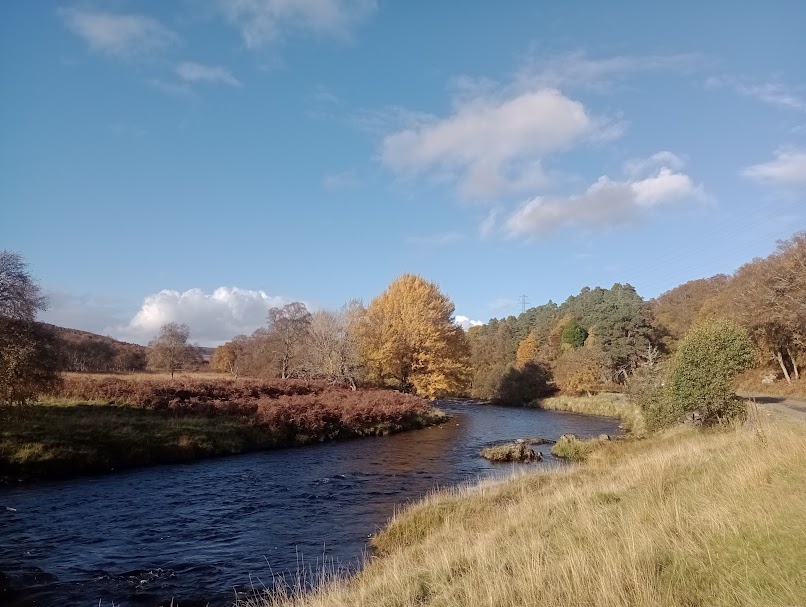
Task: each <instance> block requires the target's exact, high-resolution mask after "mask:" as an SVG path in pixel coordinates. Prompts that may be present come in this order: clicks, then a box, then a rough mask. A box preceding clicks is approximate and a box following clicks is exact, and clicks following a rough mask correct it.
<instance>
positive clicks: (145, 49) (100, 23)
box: [59, 8, 179, 58]
mask: <svg viewBox="0 0 806 607" xmlns="http://www.w3.org/2000/svg"><path fill="white" fill-rule="evenodd" d="M59 13H60V15H61V17H62V18H63V19H64V22H65V24H66V25H67V27H68V28H69V29H70V31H72V32H73V33H74V34H76V35H77V36H79V37H80V38H82V39H83V40H84V41H85V42H86V43H87V44H88V45H89V47H90V49H91V50H93V51H95V52H99V53H104V54H107V55H113V56H117V57H125V58H128V57H133V56H136V55H147V54H150V53H154V52H157V51H160V50H162V49H164V48H166V47H169V46H171V45H173V44H176V43H177V42H178V40H179V38H178V36H177V35H176V34H175V33H174V32H173V31H171V30H170V29H168V28H167V27H165V26H164V25H162V24H161V23H160V22H159V21H157V20H156V19H153V18H151V17H147V16H145V15H135V14H120V13H104V12H94V11H87V10H80V9H75V8H72V9H63V10H61V11H59Z"/></svg>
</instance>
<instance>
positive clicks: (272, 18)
mask: <svg viewBox="0 0 806 607" xmlns="http://www.w3.org/2000/svg"><path fill="white" fill-rule="evenodd" d="M218 4H219V6H220V8H221V10H222V12H223V14H224V15H225V17H226V18H227V20H228V21H230V22H231V23H232V24H234V25H235V26H236V27H237V28H238V29H239V30H240V32H241V36H242V37H243V40H244V43H245V44H246V46H247V47H249V48H258V47H261V46H264V45H266V44H268V43H271V42H275V41H277V40H279V39H281V38H282V37H283V35H284V33H285V32H286V31H287V30H289V29H296V30H309V31H313V32H316V33H319V34H327V35H331V36H337V37H345V36H347V35H348V34H349V32H350V30H351V29H352V28H353V27H354V26H355V25H357V24H358V23H360V22H361V21H363V20H364V19H366V18H367V17H368V16H369V15H371V14H372V13H373V12H374V11H375V9H376V8H377V2H376V1H375V0H294V1H293V2H292V1H289V0H218Z"/></svg>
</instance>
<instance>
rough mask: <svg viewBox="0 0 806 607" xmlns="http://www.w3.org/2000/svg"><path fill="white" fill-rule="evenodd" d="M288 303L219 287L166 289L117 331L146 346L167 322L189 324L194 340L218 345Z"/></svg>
mask: <svg viewBox="0 0 806 607" xmlns="http://www.w3.org/2000/svg"><path fill="white" fill-rule="evenodd" d="M287 303H289V302H288V300H287V299H285V298H283V297H278V296H270V295H267V294H266V293H265V292H263V291H252V290H248V289H239V288H237V287H219V288H217V289H216V290H215V291H213V292H212V293H205V292H204V291H202V290H201V289H190V290H189V291H185V292H184V293H180V292H179V291H170V290H165V291H160V292H159V293H156V294H154V295H149V296H148V297H146V298H145V300H144V301H143V304H142V306H141V307H140V309H139V310H138V312H137V313H136V314H135V315H134V317H133V318H132V319H131V320H130V321H129V322H128V324H126V325H123V326H120V327H118V328H117V329H116V331H115V332H116V334H117V335H120V336H121V337H123V338H126V339H129V340H132V341H136V342H138V343H146V342H148V341H149V340H150V339H151V338H153V336H154V335H155V334H156V333H157V332H158V331H159V328H160V327H161V326H162V325H163V324H165V323H168V322H178V323H187V325H188V326H189V327H190V335H191V340H192V341H194V342H199V343H201V344H202V345H218V344H221V343H223V342H225V341H228V340H230V339H232V338H233V337H234V336H235V335H238V334H241V333H245V334H249V333H251V332H253V331H254V330H255V329H257V328H258V327H260V326H263V325H264V324H265V323H266V313H267V312H268V310H269V308H272V307H277V306H283V305H285V304H287Z"/></svg>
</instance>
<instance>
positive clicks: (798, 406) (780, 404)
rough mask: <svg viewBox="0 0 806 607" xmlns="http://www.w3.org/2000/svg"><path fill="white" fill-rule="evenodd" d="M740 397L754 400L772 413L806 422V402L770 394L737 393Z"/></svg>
mask: <svg viewBox="0 0 806 607" xmlns="http://www.w3.org/2000/svg"><path fill="white" fill-rule="evenodd" d="M736 394H737V395H738V396H741V397H742V398H746V399H748V400H753V401H755V402H757V403H758V404H759V405H761V406H762V407H766V408H767V409H770V410H772V411H777V412H778V413H783V414H784V415H790V416H792V417H797V418H798V419H802V420H804V421H806V401H802V400H794V399H791V398H786V397H785V396H770V395H768V394H750V393H749V392H737V393H736Z"/></svg>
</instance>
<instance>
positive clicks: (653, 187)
mask: <svg viewBox="0 0 806 607" xmlns="http://www.w3.org/2000/svg"><path fill="white" fill-rule="evenodd" d="M680 162H681V161H680V159H679V157H677V156H675V155H673V154H671V153H670V152H662V153H659V154H655V155H654V156H653V157H652V158H649V159H647V160H641V161H631V162H629V163H627V166H626V169H627V172H628V175H629V176H628V178H627V179H624V180H622V181H616V180H613V179H611V178H609V177H607V176H602V177H600V178H599V179H598V180H597V181H596V182H595V183H593V184H592V185H591V186H590V187H588V189H587V190H586V191H585V192H583V193H582V194H577V195H572V196H566V197H544V196H537V197H535V198H532V199H531V200H527V201H526V202H524V203H523V204H522V205H521V207H520V208H519V209H518V210H517V211H515V212H514V213H513V214H512V215H510V217H509V218H507V221H506V224H505V228H506V231H507V232H508V233H509V235H510V236H515V237H527V238H528V237H535V236H539V235H542V234H546V233H548V232H551V231H554V230H557V229H560V228H563V227H569V226H591V227H601V226H605V225H607V226H614V225H620V224H625V223H630V222H632V221H635V220H636V219H638V218H639V217H640V216H642V215H643V214H644V213H646V212H647V211H648V210H649V209H651V208H653V207H657V206H660V205H663V204H670V203H674V202H681V201H687V200H698V201H705V200H707V199H708V197H707V195H706V194H705V192H704V190H703V188H702V186H699V185H695V184H694V182H693V181H692V179H691V177H689V176H688V175H686V174H685V173H681V172H678V170H679V169H678V168H675V167H678V166H679V163H680ZM670 165H672V166H670ZM638 169H640V170H642V171H646V172H648V173H649V174H647V175H646V176H645V177H643V178H640V177H638V176H636V170H638Z"/></svg>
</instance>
